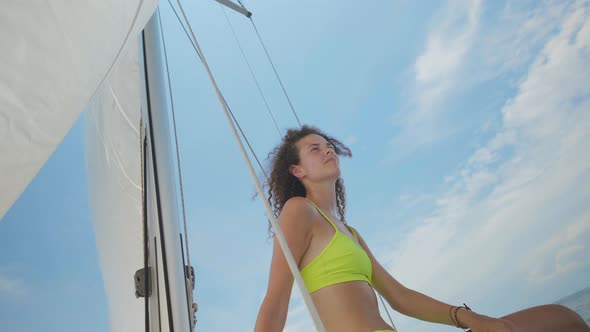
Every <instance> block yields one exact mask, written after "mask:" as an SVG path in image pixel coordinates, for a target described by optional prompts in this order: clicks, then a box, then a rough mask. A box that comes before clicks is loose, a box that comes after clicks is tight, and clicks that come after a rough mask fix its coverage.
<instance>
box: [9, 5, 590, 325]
mask: <svg viewBox="0 0 590 332" xmlns="http://www.w3.org/2000/svg"><path fill="white" fill-rule="evenodd" d="M246 6H248V7H249V9H250V10H251V11H252V12H253V13H254V19H255V22H256V24H257V26H258V28H259V30H260V32H261V34H262V36H263V38H264V40H265V42H266V45H267V47H268V49H269V51H270V53H271V56H272V58H273V60H274V62H275V65H276V67H277V69H278V70H279V72H280V74H281V77H282V79H283V82H284V83H285V86H286V88H287V90H288V92H289V95H290V98H291V100H292V101H293V104H294V106H295V109H296V110H297V112H298V114H299V116H300V118H301V119H302V121H303V122H305V123H309V124H313V125H316V126H319V127H321V128H322V129H323V130H325V131H326V132H327V133H329V134H331V135H334V136H336V137H339V138H341V139H342V140H344V141H345V142H347V143H348V144H349V146H350V147H351V149H352V151H353V155H354V157H353V158H351V159H344V160H343V162H342V164H343V176H344V180H345V184H346V188H347V193H348V220H349V223H350V224H352V225H353V226H354V227H356V228H357V229H358V230H359V231H360V233H361V234H363V236H364V237H365V239H366V240H367V242H368V243H369V245H370V246H371V247H372V250H373V252H374V254H375V255H376V256H377V258H378V259H379V260H380V261H381V262H382V264H384V266H386V268H387V269H388V270H389V271H390V272H391V273H392V274H393V276H394V277H396V278H397V279H398V280H400V281H401V282H402V283H404V284H405V285H407V286H408V287H411V288H414V289H417V290H419V291H422V292H424V293H426V294H429V295H431V296H433V297H435V298H437V299H440V300H443V301H446V302H449V303H462V302H467V303H469V304H470V305H471V306H472V307H473V308H475V309H476V310H477V311H479V312H481V313H484V314H489V315H493V316H498V315H502V314H506V313H508V312H511V311H514V310H518V309H521V308H524V307H526V306H532V305H536V304H541V303H547V302H553V301H556V300H558V299H559V298H561V297H563V296H566V295H568V294H570V293H573V292H575V291H577V290H580V289H582V288H585V287H587V286H588V280H590V259H589V257H590V254H589V253H590V247H589V243H590V208H589V207H588V204H587V202H588V201H589V200H590V189H589V188H590V152H588V149H587V148H586V145H587V144H585V143H586V142H588V141H589V140H590V137H589V136H590V79H589V77H590V19H589V16H590V2H588V1H569V2H566V1H542V2H539V1H498V2H494V3H484V2H479V1H449V2H438V1H437V2H435V1H431V2H420V3H418V4H416V3H402V2H400V3H395V2H387V3H383V2H376V1H375V2H364V3H362V4H361V3H356V2H347V3H342V2H338V3H337V2H333V3H324V2H312V1H298V2H293V3H278V2H268V1H267V2H262V1H248V2H246ZM185 7H186V10H187V12H188V15H189V18H190V19H191V22H192V24H193V28H194V30H195V33H196V34H197V38H199V42H200V43H201V47H202V48H203V51H204V52H205V56H206V57H207V59H208V61H209V63H210V65H211V66H212V69H213V72H214V74H215V75H216V78H217V80H218V83H219V85H220V87H221V89H222V91H223V92H224V94H225V97H226V99H227V101H228V103H229V104H230V106H231V107H232V109H233V110H234V112H235V114H236V117H237V118H238V120H239V121H240V124H241V125H242V127H243V128H244V130H245V132H246V134H247V135H248V137H249V139H250V140H251V142H252V145H253V147H254V149H255V150H256V152H257V154H258V155H259V156H260V157H263V156H265V155H266V153H267V152H268V151H270V149H271V148H272V147H273V146H274V145H275V144H277V143H278V134H277V132H276V130H275V128H274V125H273V123H272V121H271V119H270V118H269V116H268V115H267V111H266V109H265V107H264V104H263V102H262V100H261V98H260V96H259V94H258V91H257V90H256V86H255V84H254V82H253V81H252V80H251V78H250V76H249V72H248V69H247V66H246V64H245V63H244V61H243V59H242V57H241V54H240V52H239V49H238V48H237V46H236V43H235V41H234V39H233V36H232V34H231V30H230V29H229V27H228V25H227V23H226V21H225V18H224V16H223V13H222V11H221V9H220V7H219V5H218V4H217V3H216V2H214V1H200V2H195V3H190V4H189V3H187V4H186V5H185ZM227 14H228V16H229V18H230V20H231V22H232V24H233V25H234V28H235V29H236V31H237V34H238V37H239V38H240V42H241V43H242V45H243V46H244V50H245V53H246V54H247V55H248V59H249V61H250V63H251V64H252V67H253V69H254V71H255V73H256V75H257V77H258V78H259V80H260V83H261V86H262V89H263V91H264V93H265V96H266V98H267V100H268V102H269V105H270V108H271V110H272V111H273V113H274V115H275V117H276V119H277V121H278V123H279V126H280V128H281V129H282V130H284V129H285V128H289V127H293V126H295V125H296V122H295V119H294V117H293V116H292V114H291V111H290V109H289V105H288V103H287V101H286V100H285V98H284V96H283V95H282V94H281V90H280V86H279V85H278V83H277V82H276V81H275V79H274V78H273V74H272V69H271V67H270V65H269V64H268V62H267V61H266V59H265V56H264V53H263V50H262V48H261V46H260V45H259V43H258V41H257V39H256V35H255V32H254V31H253V29H252V27H251V25H250V22H249V21H247V20H246V19H245V18H244V17H241V16H239V15H237V14H235V13H233V12H229V11H228V12H227ZM162 15H163V20H164V23H165V24H164V31H165V35H166V42H167V44H168V47H169V51H168V56H169V61H170V66H171V75H172V78H173V81H174V83H173V84H174V101H175V105H176V112H177V122H178V131H179V135H180V148H181V154H182V167H183V176H184V188H185V201H186V204H187V219H188V222H189V236H190V249H191V259H192V261H193V265H194V266H195V268H196V271H197V279H198V281H197V287H196V289H195V297H196V300H197V302H198V303H199V306H200V312H199V315H198V319H199V323H198V324H199V325H198V329H200V330H201V331H222V330H228V329H233V330H242V331H248V330H252V327H253V324H254V321H255V318H256V313H257V311H258V306H259V304H260V302H261V300H262V297H263V296H264V291H265V287H266V282H267V271H268V264H269V262H270V255H271V245H270V242H269V241H267V233H266V227H267V226H266V217H265V215H264V212H263V209H262V206H261V204H260V203H259V201H258V200H257V199H253V198H252V196H253V193H254V191H255V190H254V186H253V185H252V182H251V179H250V178H249V175H248V172H247V170H246V168H245V165H244V162H243V161H242V160H241V156H240V154H239V151H238V148H237V145H236V143H235V142H234V141H233V138H232V137H231V135H230V130H229V127H228V125H227V123H226V122H225V118H224V117H223V115H222V114H221V112H220V107H219V105H218V103H217V99H216V97H215V95H214V91H213V89H212V88H211V86H210V83H209V82H208V79H207V77H206V74H205V72H204V70H203V67H202V65H201V64H200V62H199V61H198V60H197V59H196V56H195V55H194V53H193V52H192V49H191V48H190V47H189V46H188V43H187V41H186V39H185V36H184V35H183V34H182V33H181V30H180V29H179V26H178V23H177V22H176V21H175V20H173V14H171V12H170V10H169V7H168V4H167V3H166V2H163V3H162ZM83 116H84V115H82V117H81V119H80V120H79V121H78V122H77V123H76V124H75V125H74V127H73V128H72V131H71V132H70V133H69V134H68V135H67V137H66V138H65V139H64V141H63V142H62V144H61V145H60V146H59V148H58V149H57V150H56V152H55V153H54V155H53V156H52V157H51V159H50V160H49V161H48V162H47V164H46V165H45V167H44V168H43V169H42V170H41V172H40V173H39V174H38V175H37V177H36V178H35V179H34V180H33V182H32V183H31V184H30V185H29V187H28V188H27V190H26V191H25V193H24V194H23V195H22V196H21V197H20V199H19V200H18V201H17V203H16V204H15V205H14V206H13V207H12V209H11V210H10V211H9V212H8V213H7V214H6V216H5V217H4V218H3V220H2V222H0V249H1V251H2V252H3V254H2V255H0V321H2V322H3V326H8V330H10V331H38V330H39V331H40V330H42V331H74V330H75V331H80V330H81V328H80V327H81V326H82V327H83V328H82V330H83V331H104V330H107V329H108V317H107V308H106V299H105V295H104V290H103V286H102V280H101V276H100V272H99V267H98V260H97V254H96V248H95V245H94V239H93V234H92V225H91V223H90V216H89V210H88V194H87V192H86V179H85V159H84V158H85V156H84V130H85V129H84V120H83V119H82V118H83ZM294 294H297V292H294ZM393 318H394V321H395V323H396V325H397V327H398V328H399V329H400V330H401V331H445V330H448V331H452V330H454V329H453V328H444V327H442V328H441V327H438V326H436V325H432V324H427V323H421V322H418V321H416V320H413V319H409V318H406V317H403V316H401V315H399V314H397V313H395V314H394V316H393ZM309 326H311V322H310V320H309V318H308V314H307V313H306V311H305V310H304V308H303V306H302V303H301V300H300V298H299V296H298V295H294V298H293V300H292V303H291V306H290V313H289V318H288V322H287V327H286V331H302V330H309V329H310V328H308V327H309Z"/></svg>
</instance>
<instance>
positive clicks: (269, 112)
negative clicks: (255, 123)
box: [219, 4, 283, 138]
mask: <svg viewBox="0 0 590 332" xmlns="http://www.w3.org/2000/svg"><path fill="white" fill-rule="evenodd" d="M219 8H221V11H222V12H223V16H225V20H226V21H227V24H228V25H229V27H230V29H231V32H232V34H233V35H234V39H235V40H236V43H237V44H238V48H239V49H240V52H241V53H242V57H243V58H244V60H245V61H246V64H247V65H248V69H249V70H250V75H252V79H253V80H254V83H256V87H257V88H258V92H259V93H260V97H262V100H263V101H264V105H265V106H266V110H267V111H268V114H269V115H270V117H271V119H272V122H273V123H274V125H275V128H276V129H277V133H278V134H279V137H280V138H282V137H283V135H281V130H280V129H279V126H278V125H277V121H276V120H275V117H274V115H273V114H272V111H271V110H270V107H269V106H268V102H267V101H266V97H264V93H262V89H261V88H260V84H259V83H258V80H257V79H256V75H254V71H253V70H252V66H250V62H249V61H248V58H247V57H246V53H244V50H243V49H242V44H241V43H240V40H239V39H238V35H236V31H235V30H234V26H233V25H232V24H231V21H230V20H229V17H227V14H226V13H225V9H223V6H222V5H221V4H220V5H219Z"/></svg>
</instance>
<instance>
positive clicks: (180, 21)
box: [168, 0, 268, 178]
mask: <svg viewBox="0 0 590 332" xmlns="http://www.w3.org/2000/svg"><path fill="white" fill-rule="evenodd" d="M168 4H170V7H171V8H172V10H173V11H174V14H175V15H176V19H177V20H178V23H180V25H181V26H182V29H183V30H184V33H185V35H186V37H187V38H188V40H189V42H190V43H191V45H192V46H193V49H194V50H195V53H197V55H198V56H199V59H200V60H201V63H203V61H204V60H203V58H202V55H201V53H199V51H198V50H197V47H196V46H195V43H194V42H193V40H192V38H191V37H190V35H189V34H188V31H187V30H186V28H185V27H184V23H183V22H182V20H181V18H180V16H179V15H178V12H177V11H176V8H175V7H174V5H172V3H171V2H170V0H168ZM223 102H224V103H225V105H227V108H228V110H229V113H230V114H231V116H232V118H233V120H234V121H235V123H236V125H237V126H238V129H239V130H240V134H241V135H242V137H243V138H244V140H245V141H246V143H247V144H248V148H249V150H250V153H251V154H252V155H253V156H254V159H256V162H257V163H258V166H259V167H260V169H261V170H262V173H263V175H264V177H265V178H268V177H267V175H266V172H265V171H264V167H262V163H260V160H259V159H258V156H257V155H256V153H255V152H254V149H253V148H252V145H251V144H250V141H249V140H248V137H247V136H246V134H245V133H244V131H243V130H242V127H241V126H240V124H239V122H238V120H237V119H236V117H235V115H234V113H233V112H232V110H231V108H230V107H229V105H228V104H227V101H226V100H225V97H224V98H223Z"/></svg>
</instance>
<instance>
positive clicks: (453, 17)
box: [392, 0, 482, 158]
mask: <svg viewBox="0 0 590 332" xmlns="http://www.w3.org/2000/svg"><path fill="white" fill-rule="evenodd" d="M481 7H482V6H481V1H479V0H478V1H449V2H448V3H447V5H446V6H445V7H444V9H443V10H442V12H441V14H440V15H439V17H438V19H437V20H436V22H435V24H433V27H432V28H431V32H430V34H429V36H428V37H427V41H426V45H425V50H424V52H423V53H422V54H421V55H420V56H418V58H417V60H416V63H415V65H414V72H415V82H414V84H415V86H414V92H413V98H412V106H411V109H412V110H411V111H410V112H407V113H404V114H401V115H400V114H396V116H397V117H398V118H397V119H396V122H400V125H401V127H402V128H401V131H400V133H399V134H398V135H397V136H396V137H395V138H394V139H393V141H392V144H393V145H394V146H395V147H396V156H398V158H401V157H403V156H404V154H406V153H409V152H411V151H412V150H413V149H415V148H416V147H417V146H421V145H424V144H429V143H432V142H433V141H434V140H435V139H436V138H438V137H440V136H441V135H445V134H446V133H445V132H444V131H441V130H440V123H438V121H437V120H439V119H440V118H441V116H442V115H444V111H443V110H444V107H443V103H444V102H445V101H446V100H447V98H448V97H449V94H450V92H451V91H452V90H453V89H454V88H455V86H456V84H457V79H458V78H459V73H461V71H462V70H461V68H462V66H463V64H464V61H465V58H466V56H467V55H468V53H469V51H470V50H471V48H472V46H473V43H474V41H475V36H476V35H477V31H478V28H479V21H480V12H481Z"/></svg>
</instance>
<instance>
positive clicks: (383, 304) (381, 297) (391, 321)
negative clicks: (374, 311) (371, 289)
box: [377, 293, 397, 331]
mask: <svg viewBox="0 0 590 332" xmlns="http://www.w3.org/2000/svg"><path fill="white" fill-rule="evenodd" d="M377 295H378V296H379V300H381V305H382V306H383V309H385V312H386V313H387V317H388V318H389V323H391V327H393V329H394V330H395V331H397V329H396V328H395V324H393V319H391V315H389V310H388V309H387V306H386V305H385V301H383V296H381V294H379V293H377Z"/></svg>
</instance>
